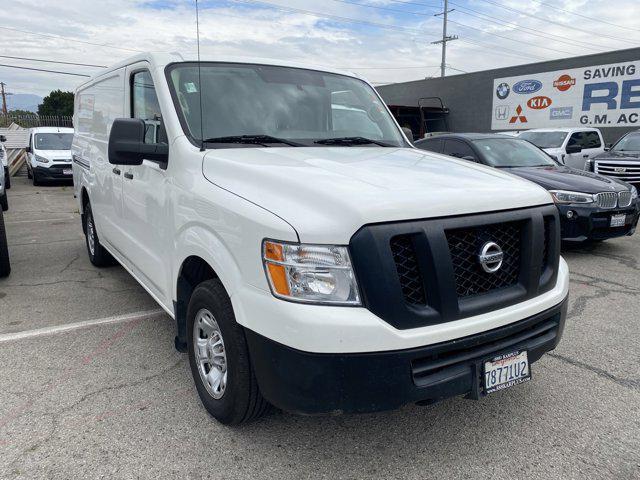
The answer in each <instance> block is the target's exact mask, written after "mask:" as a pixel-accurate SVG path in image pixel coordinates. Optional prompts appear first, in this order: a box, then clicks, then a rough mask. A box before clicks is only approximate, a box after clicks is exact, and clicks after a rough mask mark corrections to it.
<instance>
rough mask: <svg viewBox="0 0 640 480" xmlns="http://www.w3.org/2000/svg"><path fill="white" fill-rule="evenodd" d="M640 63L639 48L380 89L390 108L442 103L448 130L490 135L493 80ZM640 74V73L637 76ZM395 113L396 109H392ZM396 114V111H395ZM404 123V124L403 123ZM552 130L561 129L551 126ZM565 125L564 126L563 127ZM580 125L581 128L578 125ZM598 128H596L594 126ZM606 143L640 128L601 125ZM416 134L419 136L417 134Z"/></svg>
mask: <svg viewBox="0 0 640 480" xmlns="http://www.w3.org/2000/svg"><path fill="white" fill-rule="evenodd" d="M638 60H640V48H632V49H627V50H617V51H612V52H606V53H598V54H594V55H585V56H580V57H573V58H565V59H560V60H551V61H547V62H539V63H532V64H527V65H518V66H514V67H507V68H499V69H494V70H486V71H481V72H474V73H468V74H462V75H452V76H448V77H445V78H429V79H425V80H417V81H413V82H404V83H396V84H390V85H384V86H380V87H377V90H378V91H379V92H380V94H381V96H382V98H383V99H384V101H385V102H386V103H387V105H390V106H402V107H418V106H419V104H420V101H421V99H426V98H429V99H431V101H430V105H431V106H433V105H434V102H433V98H434V97H435V98H439V99H441V100H442V104H443V106H444V109H445V111H446V110H448V113H446V114H445V116H446V123H447V128H448V130H449V131H452V132H480V133H486V132H491V131H492V129H491V123H492V119H493V115H494V112H493V100H494V95H495V92H494V90H495V88H494V79H497V78H504V77H513V76H521V75H532V76H535V75H536V74H539V73H542V72H551V71H556V70H564V69H571V68H581V67H590V66H597V65H607V64H615V63H622V62H630V61H638ZM638 75H640V72H639V73H638ZM392 111H394V108H392ZM394 114H395V111H394ZM401 123H403V122H402V121H401ZM548 126H549V127H554V126H560V125H559V124H554V123H551V124H550V125H548ZM563 126H565V125H563ZM576 126H579V125H576ZM594 126H595V125H594ZM598 128H600V129H601V130H602V133H603V135H604V137H605V141H606V142H607V143H610V142H614V141H615V140H617V139H618V138H619V137H620V136H622V135H623V134H624V133H627V132H629V131H631V130H636V129H640V122H639V123H636V124H635V126H625V127H607V126H598ZM414 133H416V132H415V131H414Z"/></svg>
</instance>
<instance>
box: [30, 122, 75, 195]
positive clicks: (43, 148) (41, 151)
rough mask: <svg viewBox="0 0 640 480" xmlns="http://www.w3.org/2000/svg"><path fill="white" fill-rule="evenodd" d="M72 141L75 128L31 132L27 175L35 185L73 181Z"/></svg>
mask: <svg viewBox="0 0 640 480" xmlns="http://www.w3.org/2000/svg"><path fill="white" fill-rule="evenodd" d="M72 141H73V128H64V127H36V128H32V129H30V130H29V146H28V147H27V148H26V151H27V155H28V161H27V175H28V177H29V178H31V179H33V184H34V185H40V184H41V183H43V182H46V181H52V180H73V170H72V168H71V142H72Z"/></svg>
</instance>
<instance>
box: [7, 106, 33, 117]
mask: <svg viewBox="0 0 640 480" xmlns="http://www.w3.org/2000/svg"><path fill="white" fill-rule="evenodd" d="M7 113H8V115H11V116H16V117H25V116H29V117H32V116H34V115H35V113H34V112H30V111H29V110H20V109H19V108H16V109H15V110H9V111H8V112H7Z"/></svg>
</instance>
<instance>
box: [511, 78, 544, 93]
mask: <svg viewBox="0 0 640 480" xmlns="http://www.w3.org/2000/svg"><path fill="white" fill-rule="evenodd" d="M541 88H542V82H540V81H538V80H521V81H519V82H518V83H516V84H515V85H514V86H513V91H514V92H515V93H520V94H522V95H527V94H529V93H536V92H537V91H538V90H540V89H541Z"/></svg>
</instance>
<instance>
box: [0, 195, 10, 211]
mask: <svg viewBox="0 0 640 480" xmlns="http://www.w3.org/2000/svg"><path fill="white" fill-rule="evenodd" d="M0 210H2V211H3V212H6V211H7V210H9V199H8V198H7V191H6V190H5V192H4V193H3V194H2V196H1V197H0Z"/></svg>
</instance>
